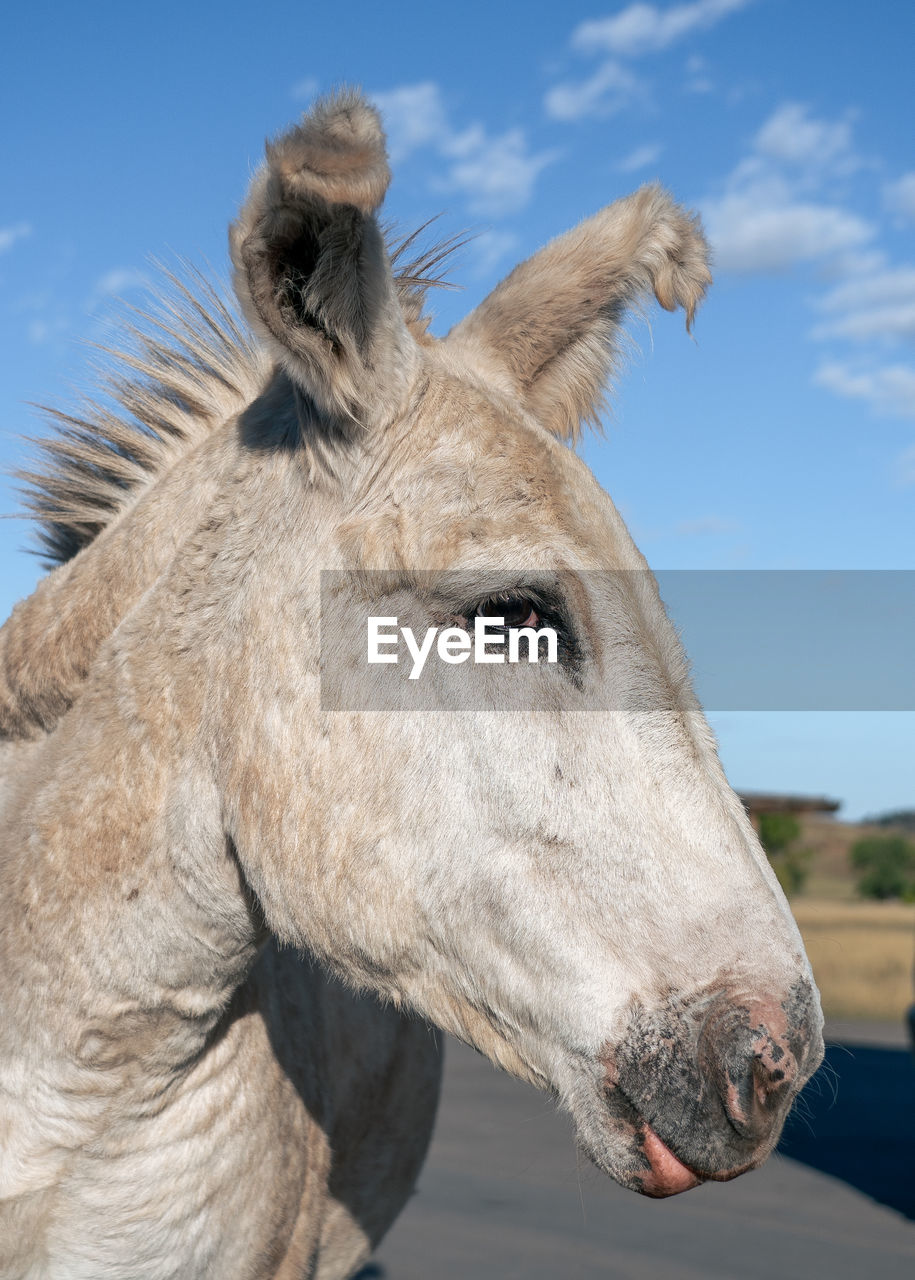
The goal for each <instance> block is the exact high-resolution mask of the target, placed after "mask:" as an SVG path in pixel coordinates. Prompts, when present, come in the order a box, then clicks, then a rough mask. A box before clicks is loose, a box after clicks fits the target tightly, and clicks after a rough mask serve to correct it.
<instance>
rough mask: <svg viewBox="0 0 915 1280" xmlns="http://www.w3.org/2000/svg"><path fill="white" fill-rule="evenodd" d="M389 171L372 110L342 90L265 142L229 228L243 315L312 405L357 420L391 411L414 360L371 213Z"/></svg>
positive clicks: (376, 418) (406, 385) (375, 418)
mask: <svg viewBox="0 0 915 1280" xmlns="http://www.w3.org/2000/svg"><path fill="white" fill-rule="evenodd" d="M390 177H391V174H390V170H389V169H388V162H387V157H386V154H385V141H384V133H383V132H382V128H381V123H380V121H379V118H378V113H377V112H376V111H375V110H374V108H373V107H371V106H369V104H368V103H367V102H366V101H365V100H364V99H363V98H362V97H361V96H360V95H359V94H357V93H354V92H350V91H345V92H341V93H339V94H336V95H333V96H331V97H328V98H324V99H322V100H321V101H319V102H318V103H316V104H315V106H314V107H313V108H312V109H311V111H310V112H309V113H308V114H307V115H306V116H304V118H303V119H302V122H301V123H300V124H299V125H298V126H296V127H295V128H293V129H290V130H289V132H288V133H285V134H283V135H282V136H281V137H280V138H278V139H277V140H276V141H275V142H272V143H268V144H267V162H266V164H265V165H264V167H263V168H262V169H261V170H260V172H259V173H258V174H257V175H256V177H255V178H254V180H253V182H252V184H251V188H250V190H249V192H248V197H247V199H246V201H245V204H244V206H243V207H242V211H241V214H240V215H239V218H238V220H237V222H236V223H235V224H234V225H233V226H232V228H231V231H230V247H231V252H232V262H233V265H234V268H235V277H234V279H235V290H236V292H237V294H238V297H239V301H240V302H241V305H242V308H243V310H244V312H245V315H246V317H247V319H248V320H249V321H250V323H251V324H252V325H253V327H254V328H255V330H256V332H257V333H258V334H259V335H260V336H261V337H262V338H264V339H265V340H266V341H267V343H268V345H269V346H270V348H271V349H272V351H273V352H274V354H275V355H276V356H277V358H278V359H279V360H280V361H281V362H282V364H283V365H284V366H285V368H286V369H287V371H288V372H289V374H290V375H291V376H292V378H293V379H294V380H295V382H297V383H298V384H299V386H301V387H302V388H303V389H304V390H305V391H306V392H307V393H308V394H309V395H310V396H311V397H312V399H313V400H314V401H315V402H316V403H317V405H318V406H319V408H321V409H322V410H324V411H325V412H327V413H330V414H332V415H334V416H335V417H338V418H339V417H340V416H341V415H342V416H343V417H344V418H348V419H352V420H355V421H358V422H360V423H369V422H377V421H383V420H386V419H388V418H390V417H393V416H394V414H396V412H397V410H398V408H399V407H400V406H401V405H402V403H403V401H404V400H405V398H406V395H407V392H408V390H409V386H410V383H411V381H412V371H413V368H414V365H415V359H416V351H415V344H414V340H413V338H412V337H411V335H410V334H409V332H408V330H407V327H406V324H405V322H404V317H403V312H402V310H401V307H400V305H399V303H398V300H397V294H396V290H395V286H394V280H393V276H392V272H391V265H390V262H389V260H388V255H387V251H386V249H385V246H384V240H383V237H382V234H381V231H380V229H379V226H378V223H377V220H376V218H375V216H374V215H375V211H376V210H377V209H378V207H379V205H380V204H381V202H382V200H383V199H384V195H385V192H386V191H387V187H388V183H389V181H390Z"/></svg>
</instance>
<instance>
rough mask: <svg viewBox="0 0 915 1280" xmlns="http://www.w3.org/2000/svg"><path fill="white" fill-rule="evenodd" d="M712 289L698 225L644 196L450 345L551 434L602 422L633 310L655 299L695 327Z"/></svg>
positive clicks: (554, 253) (622, 204)
mask: <svg viewBox="0 0 915 1280" xmlns="http://www.w3.org/2000/svg"><path fill="white" fill-rule="evenodd" d="M710 283H711V274H710V272H709V268H708V247H707V245H706V242H705V238H704V236H703V234H702V229H701V227H700V226H699V222H698V219H697V218H696V217H695V216H692V215H690V214H689V213H687V212H686V211H685V210H683V209H681V208H679V207H678V206H677V205H676V204H674V202H673V201H672V200H671V198H670V196H669V195H668V194H667V193H666V192H665V191H662V190H661V188H660V187H654V186H649V187H642V188H641V190H639V191H637V192H635V194H634V195H631V196H629V197H627V198H626V199H625V200H618V201H616V203H615V204H611V205H608V206H607V207H606V208H605V209H602V210H601V211H600V213H597V214H595V215H594V217H593V218H589V219H587V221H585V222H582V223H581V224H580V225H579V226H577V227H575V228H574V229H573V230H572V231H569V232H567V233H566V234H565V235H562V236H559V237H558V238H557V239H556V240H554V241H552V243H551V244H548V245H547V246H546V247H545V248H544V249H541V250H540V252H539V253H536V254H534V256H533V257H531V258H529V259H528V260H527V261H526V262H523V263H521V265H520V266H518V267H516V268H515V269H514V271H512V272H511V274H510V275H508V276H507V277H506V278H505V279H504V280H503V281H502V283H501V284H499V285H497V286H496V288H495V289H494V290H493V292H492V293H491V294H490V295H489V297H488V298H486V299H485V300H484V301H483V302H482V303H481V304H480V305H479V306H478V307H477V308H476V310H475V311H472V312H471V313H470V315H469V316H467V317H466V318H465V319H464V320H462V321H461V323H460V324H459V325H457V326H456V328H454V329H453V330H452V331H451V333H450V334H449V335H448V338H447V339H446V342H447V344H448V345H449V346H451V347H452V349H454V350H456V351H458V352H466V355H467V358H468V359H469V360H471V361H473V362H474V363H475V364H476V365H477V367H480V366H482V367H484V368H485V367H486V366H487V365H488V366H489V367H490V369H491V370H493V372H494V373H495V374H496V376H497V379H498V380H499V381H500V382H501V383H502V384H503V385H505V386H506V389H507V390H508V391H509V392H510V393H511V394H513V395H515V396H517V397H519V398H520V400H521V402H522V404H523V405H524V406H525V408H526V409H527V410H528V411H529V412H530V413H532V414H533V415H534V417H536V418H537V419H538V420H539V421H540V422H541V423H542V424H543V425H544V426H545V427H546V428H547V429H548V430H549V431H551V432H553V433H554V434H555V435H557V436H560V437H561V438H563V439H575V438H577V436H578V434H579V431H580V429H581V426H582V424H583V423H587V422H589V421H594V420H596V419H597V417H598V415H599V413H600V411H601V408H602V404H603V391H604V387H605V385H606V382H607V379H608V378H609V377H610V375H611V373H612V372H613V368H614V364H615V361H616V359H617V357H618V353H619V347H620V336H621V335H620V327H621V324H622V321H623V319H624V317H625V314H626V312H627V310H629V309H630V308H631V307H633V306H638V305H640V304H642V303H644V302H645V301H646V300H647V299H649V298H650V297H651V295H652V294H653V295H654V296H655V298H656V299H657V301H658V302H659V303H660V304H661V306H662V307H665V308H666V309H667V310H668V311H673V310H674V309H675V308H676V307H678V306H681V307H683V308H684V310H685V311H686V321H687V326H689V325H691V323H692V319H693V315H694V313H695V310H696V307H697V306H698V304H699V302H700V301H701V299H702V296H703V294H704V293H705V290H706V287H707V286H708V284H710Z"/></svg>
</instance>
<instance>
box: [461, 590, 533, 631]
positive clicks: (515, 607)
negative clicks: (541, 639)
mask: <svg viewBox="0 0 915 1280" xmlns="http://www.w3.org/2000/svg"><path fill="white" fill-rule="evenodd" d="M473 617H475V618H502V619H503V621H504V625H505V627H506V628H509V627H537V626H539V625H540V620H541V619H540V613H539V606H538V605H537V604H536V603H535V601H533V600H531V599H530V597H529V596H514V595H508V594H505V595H501V596H492V597H490V599H489V600H484V601H483V602H482V603H481V604H478V605H477V607H476V609H474V611H473Z"/></svg>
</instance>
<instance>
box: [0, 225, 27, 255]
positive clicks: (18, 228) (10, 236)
mask: <svg viewBox="0 0 915 1280" xmlns="http://www.w3.org/2000/svg"><path fill="white" fill-rule="evenodd" d="M31 234H32V228H31V227H30V226H29V224H28V223H27V222H17V223H15V224H14V225H13V226H11V227H0V253H6V251H7V249H12V247H13V245H14V244H15V243H16V241H17V240H24V239H25V238H26V236H30V235H31Z"/></svg>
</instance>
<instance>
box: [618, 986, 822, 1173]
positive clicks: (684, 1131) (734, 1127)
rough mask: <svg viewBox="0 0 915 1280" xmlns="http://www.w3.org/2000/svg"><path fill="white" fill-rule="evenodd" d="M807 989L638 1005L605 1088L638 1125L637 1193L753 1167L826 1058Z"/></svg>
mask: <svg viewBox="0 0 915 1280" xmlns="http://www.w3.org/2000/svg"><path fill="white" fill-rule="evenodd" d="M821 1030H822V1020H821V1015H820V1012H819V1003H818V1001H817V999H816V995H815V993H814V991H813V988H812V987H811V986H810V984H809V983H808V982H806V980H801V981H800V982H798V983H797V984H796V985H795V986H794V988H792V990H791V992H790V993H789V994H788V995H787V997H784V996H783V997H781V998H777V997H768V996H765V997H753V998H749V997H746V996H744V995H742V994H722V993H720V992H719V993H718V994H713V995H703V996H701V997H696V998H694V999H692V1000H684V999H682V998H680V997H671V999H670V1000H669V1001H668V1002H667V1004H666V1005H665V1006H663V1007H662V1008H659V1009H652V1010H646V1009H643V1008H639V1009H636V1010H635V1011H634V1013H633V1015H632V1018H631V1020H630V1023H629V1026H628V1028H627V1031H626V1034H625V1036H624V1037H623V1040H622V1042H621V1044H620V1045H619V1046H618V1048H617V1049H616V1051H615V1053H614V1054H613V1059H614V1062H613V1070H612V1082H613V1083H612V1085H611V1088H613V1089H618V1090H619V1091H620V1092H621V1093H622V1094H623V1095H624V1096H625V1098H626V1099H627V1100H628V1102H629V1103H630V1104H631V1105H632V1107H633V1109H634V1110H635V1111H636V1112H637V1113H638V1115H639V1116H640V1118H641V1121H642V1130H641V1146H642V1154H643V1157H644V1159H645V1162H646V1164H647V1165H648V1167H649V1172H648V1173H647V1174H646V1175H645V1178H644V1180H643V1186H642V1189H643V1190H644V1191H646V1192H647V1194H649V1195H669V1194H672V1193H673V1192H674V1191H678V1190H685V1189H686V1188H687V1185H694V1182H691V1181H690V1180H689V1175H692V1176H693V1178H694V1179H695V1181H701V1180H705V1179H714V1180H716V1181H724V1180H727V1179H729V1178H733V1177H736V1176H737V1174H739V1173H743V1172H745V1171H746V1170H747V1169H752V1168H755V1167H756V1166H757V1165H759V1164H761V1163H762V1162H763V1160H765V1158H766V1157H767V1156H768V1155H769V1153H770V1152H771V1151H772V1149H773V1147H774V1146H775V1144H776V1142H777V1141H778V1138H779V1134H780V1133H781V1130H782V1126H783V1124H784V1121H785V1117H786V1116H787V1114H788V1111H789V1109H790V1107H791V1103H792V1102H793V1100H794V1098H795V1097H796V1096H797V1094H798V1092H799V1091H800V1089H801V1087H802V1086H803V1084H804V1083H805V1082H806V1081H807V1080H808V1079H809V1077H810V1076H811V1075H812V1074H813V1072H814V1071H815V1070H816V1068H817V1067H818V1066H819V1064H820V1062H821V1061H822V1057H823V1040H822V1034H821Z"/></svg>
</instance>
